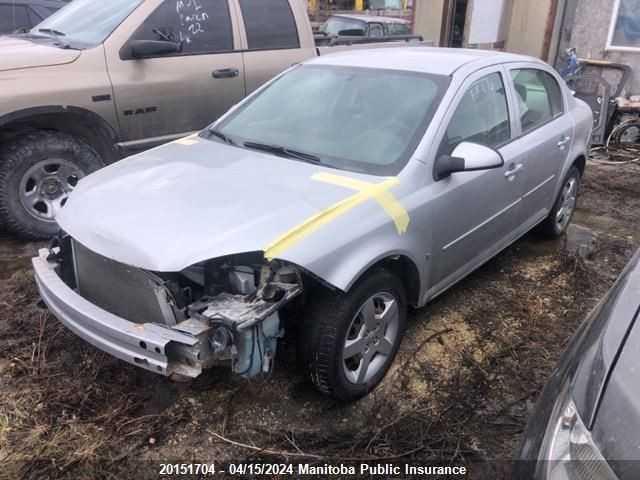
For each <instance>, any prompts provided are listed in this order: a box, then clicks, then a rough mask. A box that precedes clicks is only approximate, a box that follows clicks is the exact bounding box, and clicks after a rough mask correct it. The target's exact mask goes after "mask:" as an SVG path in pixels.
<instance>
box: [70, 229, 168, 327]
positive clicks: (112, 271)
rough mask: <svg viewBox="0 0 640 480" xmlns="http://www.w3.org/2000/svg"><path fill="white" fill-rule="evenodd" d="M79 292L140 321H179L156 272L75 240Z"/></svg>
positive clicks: (123, 316) (105, 306)
mask: <svg viewBox="0 0 640 480" xmlns="http://www.w3.org/2000/svg"><path fill="white" fill-rule="evenodd" d="M72 247H73V263H74V269H75V275H76V285H77V286H78V293H79V294H80V295H81V296H82V297H84V298H85V299H87V300H89V301H90V302H91V303H93V304H94V305H97V306H98V307H100V308H102V309H104V310H106V311H108V312H110V313H113V314H114V315H117V316H119V317H122V318H125V319H127V320H130V321H132V322H136V323H163V324H166V325H175V323H176V318H175V314H174V312H173V310H172V308H171V306H170V304H169V301H168V300H169V298H170V293H169V292H168V291H167V290H166V288H165V287H164V286H163V285H162V283H161V281H160V280H159V279H158V278H157V277H156V276H154V275H153V274H151V273H149V272H146V271H145V270H142V269H140V268H136V267H131V266H128V265H125V264H123V263H119V262H116V261H114V260H111V259H109V258H106V257H103V256H102V255H99V254H97V253H95V252H93V251H91V250H89V249H88V248H86V247H85V246H84V245H82V244H80V243H79V242H77V241H75V240H73V241H72Z"/></svg>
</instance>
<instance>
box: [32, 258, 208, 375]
mask: <svg viewBox="0 0 640 480" xmlns="http://www.w3.org/2000/svg"><path fill="white" fill-rule="evenodd" d="M38 253H39V256H38V257H35V258H33V259H32V263H33V268H34V270H35V278H36V282H37V284H38V289H39V291H40V296H41V297H42V300H43V301H44V303H45V304H46V305H47V306H48V307H49V310H50V311H51V313H52V314H53V315H54V316H55V317H56V318H58V320H60V321H61V322H62V323H63V324H64V325H65V326H66V327H67V328H69V330H71V331H72V332H74V333H75V334H76V335H78V336H79V337H81V338H82V339H84V340H86V341H87V342H89V343H90V344H92V345H94V346H95V347H97V348H99V349H100V350H104V351H105V352H107V353H109V354H110V355H113V356H114V357H117V358H119V359H121V360H124V361H125V362H128V363H131V364H133V365H136V366H138V367H142V368H144V369H146V370H150V371H152V372H155V373H159V374H162V375H166V376H169V377H171V376H186V377H192V378H195V377H197V376H198V375H200V373H201V372H202V368H203V364H202V359H201V357H202V354H201V351H202V348H203V345H202V340H201V338H199V336H197V335H193V334H187V333H184V332H179V331H176V330H174V329H172V328H170V327H167V326H164V325H161V324H156V323H133V322H130V321H128V320H125V319H123V318H120V317H118V316H116V315H113V314H111V313H109V312H107V311H105V310H103V309H101V308H99V307H97V306H95V305H94V304H92V303H90V302H89V301H87V300H85V299H84V298H82V297H81V296H80V295H79V294H78V293H76V292H75V291H73V290H72V289H71V288H70V287H68V286H67V285H66V284H65V283H64V282H63V281H62V280H61V279H60V277H59V276H58V274H57V273H56V271H55V267H56V264H55V262H52V261H49V260H47V258H48V257H49V251H48V250H46V249H42V250H40V251H39V252H38Z"/></svg>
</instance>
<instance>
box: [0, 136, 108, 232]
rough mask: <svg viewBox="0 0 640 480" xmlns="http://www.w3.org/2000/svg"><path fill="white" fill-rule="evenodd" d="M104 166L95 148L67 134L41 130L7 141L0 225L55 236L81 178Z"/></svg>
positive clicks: (0, 170)
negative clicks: (61, 214) (57, 219)
mask: <svg viewBox="0 0 640 480" xmlns="http://www.w3.org/2000/svg"><path fill="white" fill-rule="evenodd" d="M103 166H104V162H103V160H102V158H100V155H99V154H98V153H97V152H96V151H95V150H94V149H93V148H92V147H91V146H89V145H87V144H86V143H85V142H83V141H82V140H79V139H78V138H76V137H73V136H71V135H68V134H66V133H60V132H54V131H37V132H31V133H27V134H24V135H21V136H19V137H16V138H14V139H12V140H10V141H8V142H7V143H5V144H3V145H2V146H1V147H0V224H2V225H4V227H5V229H6V230H7V231H8V232H10V233H12V234H14V235H16V236H18V237H21V238H24V239H28V240H45V239H48V238H50V237H51V236H53V235H54V234H55V233H56V232H57V231H58V225H57V223H56V222H55V215H56V213H57V211H58V210H59V208H60V207H61V206H63V205H64V203H65V202H66V200H67V197H68V196H69V193H70V192H71V191H72V190H73V188H74V187H75V185H76V183H77V182H78V180H79V179H80V178H82V177H84V176H85V175H88V174H89V173H91V172H94V171H96V170H98V169H99V168H101V167H103Z"/></svg>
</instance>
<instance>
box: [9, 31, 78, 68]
mask: <svg viewBox="0 0 640 480" xmlns="http://www.w3.org/2000/svg"><path fill="white" fill-rule="evenodd" d="M80 54H81V52H80V51H79V50H70V49H62V48H58V47H55V46H52V45H47V44H42V43H34V42H32V41H29V40H26V39H23V38H19V37H10V36H0V72H5V71H8V70H17V69H20V68H34V67H47V66H52V65H62V64H64V63H71V62H73V61H75V60H76V59H77V58H78V57H79V56H80Z"/></svg>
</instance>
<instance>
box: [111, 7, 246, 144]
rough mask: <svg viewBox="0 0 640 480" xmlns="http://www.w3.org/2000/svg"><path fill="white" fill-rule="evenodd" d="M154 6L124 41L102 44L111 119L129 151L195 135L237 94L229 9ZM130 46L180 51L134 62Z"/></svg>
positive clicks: (238, 57) (238, 59) (238, 62)
mask: <svg viewBox="0 0 640 480" xmlns="http://www.w3.org/2000/svg"><path fill="white" fill-rule="evenodd" d="M156 3H157V7H156V8H155V9H153V10H152V11H151V13H150V14H148V16H147V17H146V18H144V19H141V20H137V21H136V22H135V25H134V27H133V31H131V32H130V33H129V35H127V37H126V38H125V39H124V41H122V39H121V38H122V35H120V36H119V38H116V39H112V38H110V39H109V40H108V41H107V42H105V49H106V50H107V51H106V57H107V67H108V71H109V75H110V78H111V82H112V84H113V93H114V97H115V103H116V107H117V110H118V120H119V122H120V127H121V130H122V136H123V139H124V146H125V147H126V148H127V149H129V150H136V149H139V148H147V147H151V146H153V145H154V144H157V143H162V142H164V141H167V140H171V139H172V138H176V137H178V136H182V135H185V134H187V133H189V132H192V131H196V130H200V129H202V128H204V127H205V126H206V125H208V124H209V123H211V122H213V121H214V120H216V119H217V118H218V117H219V116H220V115H222V114H223V113H224V112H226V111H227V110H228V109H229V108H230V107H231V106H232V105H234V104H235V103H237V102H238V101H240V100H241V99H242V98H243V97H244V95H245V85H244V66H243V62H242V52H241V51H240V50H236V49H235V46H236V45H239V38H238V36H237V28H236V22H235V18H236V16H235V11H234V8H235V4H234V3H233V2H229V1H228V0H178V1H177V2H176V0H164V1H158V0H156ZM132 17H133V16H132ZM128 20H130V21H133V19H128ZM136 40H155V41H162V40H170V41H173V42H181V43H182V51H181V52H180V53H171V54H164V55H157V56H154V57H151V58H143V59H136V58H134V57H133V56H132V53H131V43H132V42H133V41H136Z"/></svg>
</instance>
